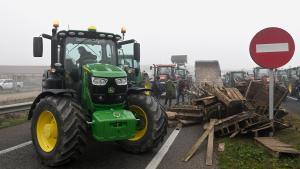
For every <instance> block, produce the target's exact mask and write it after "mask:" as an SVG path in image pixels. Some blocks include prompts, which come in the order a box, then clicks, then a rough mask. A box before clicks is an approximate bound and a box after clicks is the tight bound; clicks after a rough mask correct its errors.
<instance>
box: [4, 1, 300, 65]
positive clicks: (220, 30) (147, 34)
mask: <svg viewBox="0 0 300 169" xmlns="http://www.w3.org/2000/svg"><path fill="white" fill-rule="evenodd" d="M0 7H1V10H0V24H1V26H0V37H1V38H0V49H1V50H0V58H1V61H0V65H49V63H50V51H49V48H50V43H49V42H46V40H45V41H44V47H45V48H44V58H33V56H32V55H33V54H32V37H33V36H38V35H40V34H41V33H49V34H50V32H51V28H52V20H54V19H58V20H59V21H60V24H61V26H60V29H67V27H68V25H69V26H70V28H71V29H87V27H88V26H90V25H95V26H96V27H97V30H98V31H104V32H113V33H120V28H121V27H122V26H125V27H126V28H127V35H126V38H128V39H129V38H134V39H136V40H137V41H138V42H140V43H141V54H142V56H141V57H142V59H141V62H142V64H147V65H150V64H153V63H169V62H170V56H171V55H173V54H187V55H188V64H191V65H193V64H194V61H195V60H207V59H208V60H219V62H220V65H221V68H222V69H242V68H244V69H250V68H252V67H254V66H256V65H255V63H254V62H253V61H252V60H251V57H250V55H249V50H248V49H249V43H250V41H251V38H252V37H253V36H254V35H255V34H256V33H257V32H258V31H260V30H261V29H263V28H266V27H270V26H276V27H281V28H283V29H285V30H287V31H288V32H289V33H290V34H291V35H292V36H293V38H294V40H295V44H296V51H295V55H294V57H293V59H292V60H291V61H290V63H288V64H287V65H286V66H285V67H290V66H299V65H300V64H299V61H300V56H299V50H298V48H297V45H300V40H299V39H300V36H299V35H300V21H299V16H300V10H299V7H300V1H298V0H278V1H277V0H248V1H246V0H218V1H217V0H205V1H201V0H194V1H190V0H147V1H146V0H123V1H117V0H105V1H104V0H95V1H91V0H81V1H77V0H65V1H63V0H48V1H44V0H1V1H0Z"/></svg>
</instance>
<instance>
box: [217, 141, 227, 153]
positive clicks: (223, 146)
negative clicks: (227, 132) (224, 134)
mask: <svg viewBox="0 0 300 169" xmlns="http://www.w3.org/2000/svg"><path fill="white" fill-rule="evenodd" d="M224 150H225V143H219V145H218V151H219V152H223V151H224Z"/></svg>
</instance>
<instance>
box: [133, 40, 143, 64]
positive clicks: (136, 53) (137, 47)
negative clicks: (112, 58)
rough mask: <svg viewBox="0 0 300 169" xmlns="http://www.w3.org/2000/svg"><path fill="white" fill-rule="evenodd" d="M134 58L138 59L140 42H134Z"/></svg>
mask: <svg viewBox="0 0 300 169" xmlns="http://www.w3.org/2000/svg"><path fill="white" fill-rule="evenodd" d="M133 48H134V59H135V60H137V61H140V59H141V58H140V44H139V43H134V46H133Z"/></svg>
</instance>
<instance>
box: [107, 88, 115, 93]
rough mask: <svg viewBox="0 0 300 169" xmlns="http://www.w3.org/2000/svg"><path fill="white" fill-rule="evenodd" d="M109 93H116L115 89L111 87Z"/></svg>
mask: <svg viewBox="0 0 300 169" xmlns="http://www.w3.org/2000/svg"><path fill="white" fill-rule="evenodd" d="M107 92H108V93H115V88H113V87H109V88H108V91H107Z"/></svg>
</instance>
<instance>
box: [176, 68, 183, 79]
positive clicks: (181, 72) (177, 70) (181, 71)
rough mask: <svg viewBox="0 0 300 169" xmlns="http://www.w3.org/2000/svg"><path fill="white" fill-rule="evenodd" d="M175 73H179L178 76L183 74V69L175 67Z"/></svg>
mask: <svg viewBox="0 0 300 169" xmlns="http://www.w3.org/2000/svg"><path fill="white" fill-rule="evenodd" d="M175 73H176V74H177V75H180V76H182V77H183V76H185V71H184V70H183V69H176V72H175Z"/></svg>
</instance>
